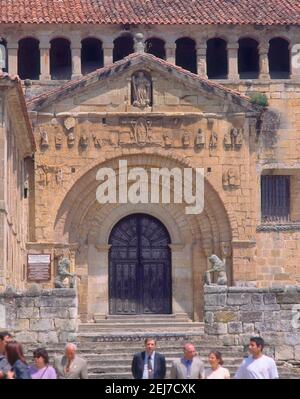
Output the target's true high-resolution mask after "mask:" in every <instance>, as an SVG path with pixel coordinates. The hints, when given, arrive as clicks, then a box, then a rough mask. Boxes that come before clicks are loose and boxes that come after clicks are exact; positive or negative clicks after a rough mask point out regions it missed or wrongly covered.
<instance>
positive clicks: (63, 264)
mask: <svg viewBox="0 0 300 399" xmlns="http://www.w3.org/2000/svg"><path fill="white" fill-rule="evenodd" d="M66 278H68V286H67V287H66V285H65V283H64V280H65V279H66ZM75 285H76V274H74V273H70V260H69V259H68V258H64V257H62V258H61V259H60V260H59V262H58V265H57V276H56V278H55V282H54V286H55V288H75Z"/></svg>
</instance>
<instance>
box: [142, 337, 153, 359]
mask: <svg viewBox="0 0 300 399" xmlns="http://www.w3.org/2000/svg"><path fill="white" fill-rule="evenodd" d="M144 342H145V350H146V353H147V355H152V353H153V352H154V351H155V347H156V341H155V339H154V338H146V339H145V341H144Z"/></svg>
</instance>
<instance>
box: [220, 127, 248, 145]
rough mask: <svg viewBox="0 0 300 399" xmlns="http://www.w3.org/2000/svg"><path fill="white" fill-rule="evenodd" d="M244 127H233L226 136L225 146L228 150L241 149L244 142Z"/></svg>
mask: <svg viewBox="0 0 300 399" xmlns="http://www.w3.org/2000/svg"><path fill="white" fill-rule="evenodd" d="M243 136H244V129H242V128H239V129H238V128H232V129H230V131H229V132H227V133H225V136H224V147H225V148H226V149H227V150H230V149H231V150H234V149H240V148H241V147H242V144H243Z"/></svg>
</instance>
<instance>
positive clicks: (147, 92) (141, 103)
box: [131, 71, 152, 108]
mask: <svg viewBox="0 0 300 399" xmlns="http://www.w3.org/2000/svg"><path fill="white" fill-rule="evenodd" d="M131 82H132V84H131V88H132V105H133V106H134V107H138V108H146V107H149V106H150V105H152V82H151V77H150V76H149V75H148V74H146V73H145V72H143V71H138V72H136V73H134V74H133V75H132V78H131Z"/></svg>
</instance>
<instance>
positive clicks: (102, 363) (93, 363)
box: [87, 354, 243, 369]
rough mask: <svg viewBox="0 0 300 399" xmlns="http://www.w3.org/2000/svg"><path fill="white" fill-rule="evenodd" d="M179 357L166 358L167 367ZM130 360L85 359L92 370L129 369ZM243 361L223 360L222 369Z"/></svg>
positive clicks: (207, 365)
mask: <svg viewBox="0 0 300 399" xmlns="http://www.w3.org/2000/svg"><path fill="white" fill-rule="evenodd" d="M179 357H180V354H179V355H178V356H177V355H175V356H172V355H171V356H166V362H167V366H168V367H170V366H171V364H172V361H173V360H175V359H178V358H179ZM131 360H132V356H131V357H130V358H127V359H126V358H123V359H122V358H119V359H116V360H114V359H113V358H112V359H102V358H101V359H100V358H99V359H90V358H88V359H87V362H88V368H90V369H93V368H94V367H97V368H98V367H99V369H101V368H104V367H112V368H113V367H124V368H128V367H129V368H130V367H131ZM242 360H243V357H237V358H235V357H231V358H229V357H228V358H224V367H227V366H236V365H238V364H240V363H241V361H242ZM204 364H205V366H206V367H209V364H208V362H207V361H205V362H204Z"/></svg>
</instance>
